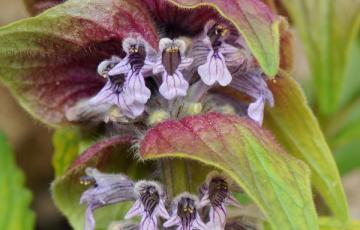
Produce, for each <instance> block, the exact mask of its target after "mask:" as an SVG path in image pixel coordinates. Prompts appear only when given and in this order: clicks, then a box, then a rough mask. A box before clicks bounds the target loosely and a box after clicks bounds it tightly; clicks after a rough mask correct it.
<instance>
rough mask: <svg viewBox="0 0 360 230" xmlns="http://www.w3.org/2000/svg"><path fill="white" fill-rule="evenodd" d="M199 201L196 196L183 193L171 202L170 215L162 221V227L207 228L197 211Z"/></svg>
mask: <svg viewBox="0 0 360 230" xmlns="http://www.w3.org/2000/svg"><path fill="white" fill-rule="evenodd" d="M198 208H199V201H198V199H197V197H196V196H194V195H191V194H189V193H183V194H180V195H179V196H177V197H176V198H175V199H174V202H173V209H172V215H171V217H170V219H168V220H167V221H166V222H165V223H164V227H166V228H168V227H172V226H177V229H178V230H193V229H197V230H206V229H208V228H207V227H206V225H205V224H204V222H203V221H202V220H201V218H200V215H199V213H198Z"/></svg>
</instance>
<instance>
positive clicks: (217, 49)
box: [90, 21, 274, 125]
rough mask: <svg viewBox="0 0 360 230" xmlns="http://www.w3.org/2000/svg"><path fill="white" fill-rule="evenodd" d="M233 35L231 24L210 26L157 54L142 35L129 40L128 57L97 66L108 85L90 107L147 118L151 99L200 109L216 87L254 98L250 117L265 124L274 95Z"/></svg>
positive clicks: (165, 42)
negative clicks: (110, 107) (267, 106)
mask: <svg viewBox="0 0 360 230" xmlns="http://www.w3.org/2000/svg"><path fill="white" fill-rule="evenodd" d="M235 31H236V30H234V29H233V28H232V26H231V25H229V23H221V22H216V21H209V22H208V23H207V24H206V25H205V27H204V30H203V33H202V34H201V35H200V36H197V37H195V38H193V39H188V38H175V39H170V38H162V39H160V41H159V47H158V50H159V52H156V50H155V49H154V48H153V47H151V46H150V45H149V44H148V43H147V42H146V41H145V40H144V39H143V38H142V37H141V36H139V35H136V34H131V35H129V37H128V38H126V39H124V40H123V50H124V51H125V52H126V56H125V57H124V58H119V57H116V56H113V57H111V58H110V59H108V60H105V61H103V62H101V63H100V65H99V66H98V73H99V75H101V76H103V77H105V78H106V79H107V83H106V84H105V86H104V87H103V88H102V90H101V91H100V92H99V93H98V94H97V95H96V96H94V97H93V98H92V99H91V100H90V105H92V106H96V105H103V104H109V105H115V106H116V107H117V108H118V109H119V112H120V114H121V115H122V116H123V117H126V118H127V119H130V120H132V119H136V118H138V117H140V116H142V115H143V114H149V110H150V108H147V106H146V105H147V104H150V103H151V102H149V101H151V100H153V101H154V100H155V101H156V103H153V104H161V105H164V104H165V105H168V106H169V105H173V104H174V103H175V102H178V101H181V102H182V103H178V104H180V105H183V104H184V103H186V102H187V103H200V104H201V102H202V101H201V100H203V98H204V96H205V95H207V94H209V92H210V90H211V89H212V88H216V87H218V86H220V87H231V88H233V89H235V90H237V91H240V92H242V93H245V94H247V95H249V96H250V97H251V98H252V99H253V102H251V103H250V104H249V105H248V106H247V111H246V112H247V115H248V117H250V118H251V119H253V120H254V121H256V122H257V123H258V124H260V125H261V124H262V121H263V110H264V106H265V102H266V101H268V102H269V104H270V105H271V106H272V105H273V104H274V101H273V96H272V93H271V91H270V90H269V89H268V87H267V83H266V81H265V79H264V78H265V77H264V76H263V73H262V72H261V70H260V68H259V67H258V65H257V63H256V61H255V59H254V58H253V56H252V55H251V53H250V51H249V49H248V47H247V46H246V44H245V42H244V41H243V39H242V37H241V36H240V35H239V34H238V33H237V32H235ZM213 100H214V99H213ZM154 107H156V106H153V105H152V106H151V109H153V110H154ZM161 108H162V109H164V107H163V106H162V107H161ZM165 110H166V109H165ZM172 110H174V108H172Z"/></svg>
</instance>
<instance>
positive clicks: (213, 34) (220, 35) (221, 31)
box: [207, 23, 229, 51]
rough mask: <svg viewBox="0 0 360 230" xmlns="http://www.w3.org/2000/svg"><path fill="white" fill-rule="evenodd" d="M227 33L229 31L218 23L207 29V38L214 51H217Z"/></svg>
mask: <svg viewBox="0 0 360 230" xmlns="http://www.w3.org/2000/svg"><path fill="white" fill-rule="evenodd" d="M228 32H229V29H228V28H227V27H226V26H224V25H222V24H218V23H216V24H215V25H214V26H213V27H211V29H209V31H208V33H207V36H208V37H209V38H210V41H211V44H212V47H213V49H214V51H217V50H218V49H219V48H220V46H221V44H222V41H223V39H224V38H225V37H226V36H227V34H228Z"/></svg>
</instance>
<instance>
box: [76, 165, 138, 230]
mask: <svg viewBox="0 0 360 230" xmlns="http://www.w3.org/2000/svg"><path fill="white" fill-rule="evenodd" d="M85 172H86V176H84V177H82V178H81V179H80V183H81V184H84V185H87V186H88V185H91V187H90V188H88V189H87V190H86V191H85V192H84V193H83V194H82V195H81V198H80V203H81V204H84V203H86V204H87V205H88V207H87V210H86V223H85V230H93V229H94V227H95V219H94V216H93V210H94V209H97V208H101V207H104V206H106V205H110V204H115V203H119V202H121V201H127V200H133V199H135V198H136V197H135V194H134V183H133V181H131V180H129V179H128V178H127V177H126V176H124V175H122V174H107V173H101V172H99V171H98V170H97V169H94V168H87V169H86V171H85Z"/></svg>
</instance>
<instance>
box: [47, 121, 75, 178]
mask: <svg viewBox="0 0 360 230" xmlns="http://www.w3.org/2000/svg"><path fill="white" fill-rule="evenodd" d="M80 142H81V139H80V134H79V132H78V130H77V129H74V128H62V129H57V130H56V131H55V133H54V136H53V145H54V149H55V153H54V156H53V159H52V163H53V167H54V170H55V177H59V176H61V175H63V174H64V173H65V171H66V170H67V169H68V168H69V166H70V165H71V164H72V162H73V161H74V160H75V159H76V158H77V156H78V155H79V152H80V144H81V143H80Z"/></svg>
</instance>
